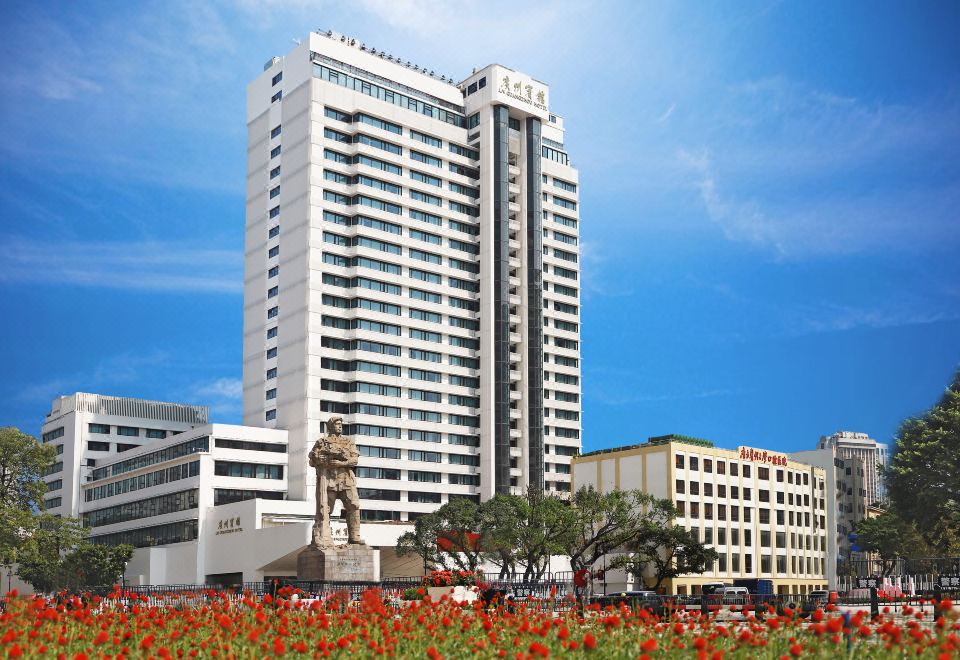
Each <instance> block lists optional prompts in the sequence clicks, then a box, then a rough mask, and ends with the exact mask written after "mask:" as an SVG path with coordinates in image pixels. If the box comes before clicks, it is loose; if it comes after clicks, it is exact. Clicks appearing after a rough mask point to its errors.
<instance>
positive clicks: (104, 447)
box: [57, 440, 110, 454]
mask: <svg viewBox="0 0 960 660" xmlns="http://www.w3.org/2000/svg"><path fill="white" fill-rule="evenodd" d="M61 447H63V445H58V446H57V449H58V450H59V449H60V448H61ZM87 449H89V450H90V451H110V443H109V442H99V441H97V440H88V441H87ZM57 453H58V454H59V453H60V451H57Z"/></svg>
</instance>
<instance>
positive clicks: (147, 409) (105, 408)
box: [40, 392, 209, 517]
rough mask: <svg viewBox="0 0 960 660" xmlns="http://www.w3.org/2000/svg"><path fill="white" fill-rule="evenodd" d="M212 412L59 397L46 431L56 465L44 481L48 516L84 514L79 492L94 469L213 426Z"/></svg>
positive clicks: (93, 397)
mask: <svg viewBox="0 0 960 660" xmlns="http://www.w3.org/2000/svg"><path fill="white" fill-rule="evenodd" d="M208 421H209V420H208V410H207V407H206V406H194V405H187V404H182V403H169V402H166V401H148V400H145V399H133V398H129V397H119V396H103V395H101V394H89V393H86V392H77V393H76V394H70V395H67V396H61V397H57V398H56V399H54V400H53V403H52V404H51V406H50V412H48V413H47V415H46V417H45V418H44V421H43V426H42V428H41V431H40V437H41V439H42V441H43V443H44V444H50V445H51V446H53V447H54V448H55V449H56V460H55V461H54V463H53V465H51V466H50V467H49V468H48V470H47V472H46V475H45V477H44V480H45V481H46V484H47V492H48V493H49V495H47V497H46V498H45V504H46V510H47V512H49V513H51V514H54V515H58V516H64V517H76V516H78V515H79V514H80V508H79V501H78V495H79V492H80V491H79V488H78V487H77V484H80V483H82V482H83V481H84V480H85V479H86V477H87V475H88V474H89V472H90V470H91V469H92V466H93V465H94V464H95V463H96V462H97V461H98V460H100V461H101V462H102V461H103V460H107V459H109V458H110V457H112V456H115V455H118V454H124V453H125V452H128V451H132V450H134V449H137V448H138V447H140V446H142V445H144V444H146V443H151V442H154V441H157V440H162V439H164V438H166V437H167V436H168V435H171V434H174V433H181V432H183V431H188V430H190V429H192V428H194V427H197V426H202V425H203V424H206V423H207V422H208Z"/></svg>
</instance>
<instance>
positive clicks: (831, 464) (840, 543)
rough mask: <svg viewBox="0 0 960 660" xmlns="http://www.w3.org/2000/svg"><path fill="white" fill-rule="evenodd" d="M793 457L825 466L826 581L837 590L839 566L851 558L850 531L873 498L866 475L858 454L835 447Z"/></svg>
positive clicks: (811, 463) (797, 454) (854, 556)
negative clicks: (868, 489)
mask: <svg viewBox="0 0 960 660" xmlns="http://www.w3.org/2000/svg"><path fill="white" fill-rule="evenodd" d="M790 458H792V459H795V460H797V461H800V462H802V463H808V464H809V465H816V466H817V467H821V468H823V469H824V472H825V475H826V483H827V570H826V575H827V580H828V581H829V587H830V589H836V588H837V586H838V584H837V578H838V574H839V570H838V569H839V567H840V566H842V565H843V563H844V562H848V561H850V560H851V559H857V558H861V557H862V556H860V557H858V556H856V555H855V554H854V553H853V551H852V550H853V543H852V541H851V536H850V535H851V533H853V532H854V530H855V528H856V525H857V523H859V522H860V521H861V520H863V519H864V518H866V517H867V510H868V509H869V506H870V502H872V501H873V498H871V497H867V488H866V474H867V470H866V469H865V468H864V465H863V460H862V459H861V458H859V457H851V456H846V457H844V456H841V454H840V449H838V448H837V447H835V446H831V447H826V448H823V449H812V450H808V451H798V452H794V453H792V454H790ZM868 500H869V501H868Z"/></svg>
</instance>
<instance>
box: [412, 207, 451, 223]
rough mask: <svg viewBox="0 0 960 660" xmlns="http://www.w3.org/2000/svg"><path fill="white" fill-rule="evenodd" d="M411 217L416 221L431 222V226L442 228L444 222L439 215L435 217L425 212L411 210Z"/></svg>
mask: <svg viewBox="0 0 960 660" xmlns="http://www.w3.org/2000/svg"><path fill="white" fill-rule="evenodd" d="M410 217H411V218H413V219H414V220H421V221H423V222H429V223H430V224H431V225H436V226H438V227H439V226H441V225H442V224H443V220H442V219H441V218H440V216H439V215H434V214H433V213H426V212H425V211H417V210H416V209H410Z"/></svg>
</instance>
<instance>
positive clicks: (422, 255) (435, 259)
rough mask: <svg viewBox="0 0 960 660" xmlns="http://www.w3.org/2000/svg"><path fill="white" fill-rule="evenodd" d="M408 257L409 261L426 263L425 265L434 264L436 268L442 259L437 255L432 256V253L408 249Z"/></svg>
mask: <svg viewBox="0 0 960 660" xmlns="http://www.w3.org/2000/svg"><path fill="white" fill-rule="evenodd" d="M408 255H409V256H410V258H411V259H417V260H419V261H426V262H427V263H431V264H436V265H437V266H439V265H441V264H442V263H443V258H442V257H441V256H440V255H439V254H433V253H432V252H425V251H423V250H415V249H413V248H410V249H409V251H408Z"/></svg>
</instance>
